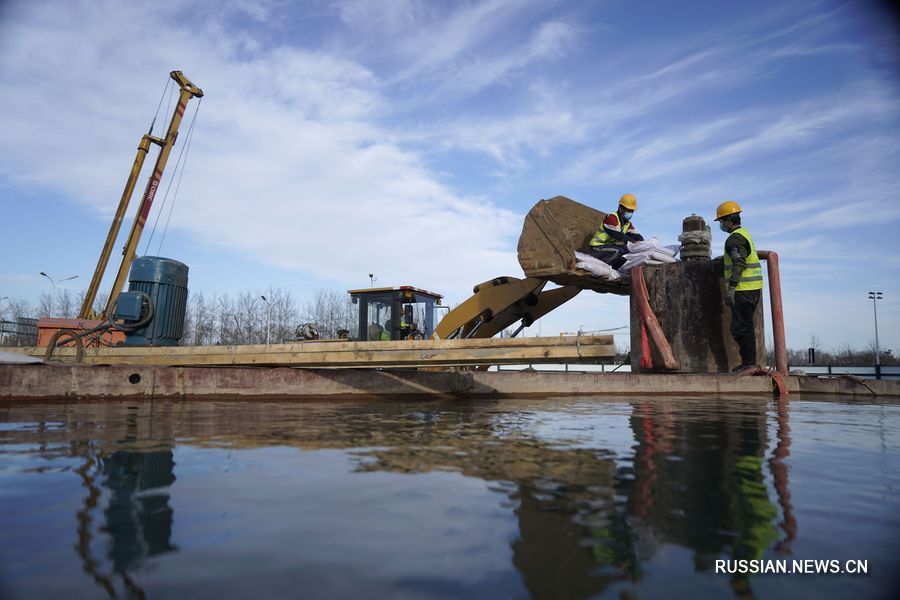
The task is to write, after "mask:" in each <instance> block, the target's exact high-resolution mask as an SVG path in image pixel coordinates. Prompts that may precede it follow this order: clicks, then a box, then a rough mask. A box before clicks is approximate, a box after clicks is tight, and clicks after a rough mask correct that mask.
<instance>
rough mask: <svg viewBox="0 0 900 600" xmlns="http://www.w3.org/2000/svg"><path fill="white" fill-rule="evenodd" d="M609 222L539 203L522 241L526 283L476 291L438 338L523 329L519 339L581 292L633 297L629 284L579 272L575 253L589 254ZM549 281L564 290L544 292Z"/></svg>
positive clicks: (489, 284) (574, 207) (554, 202)
mask: <svg viewBox="0 0 900 600" xmlns="http://www.w3.org/2000/svg"><path fill="white" fill-rule="evenodd" d="M605 218H606V214H605V213H602V212H600V211H599V210H595V209H593V208H591V207H590V206H585V205H584V204H581V203H579V202H575V201H574V200H571V199H569V198H566V197H565V196H557V197H555V198H551V199H550V200H541V201H539V202H538V203H537V204H535V205H534V208H532V209H531V210H530V211H529V212H528V215H527V216H526V217H525V225H524V226H523V227H522V235H521V236H520V237H519V264H520V265H522V270H523V271H525V275H526V277H525V278H524V279H518V278H517V277H496V278H494V279H491V280H490V281H485V282H484V283H480V284H478V285H476V286H475V288H474V289H473V295H472V297H471V298H469V299H468V300H466V301H465V302H463V303H462V304H460V305H459V306H457V307H456V308H454V309H453V310H451V311H450V312H449V313H447V315H446V316H445V317H444V318H443V319H442V320H441V322H440V323H439V324H438V326H437V327H436V328H435V331H434V335H433V336H432V337H434V338H437V339H452V338H489V337H493V336H495V335H497V334H498V333H499V332H501V331H503V330H504V329H506V328H507V327H511V326H513V325H515V324H516V323H519V326H518V328H517V329H516V330H515V332H514V333H513V334H512V335H516V334H518V333H519V331H521V330H522V328H523V327H529V326H530V325H531V324H532V323H534V322H535V321H536V320H538V319H540V318H541V317H542V316H544V315H545V314H547V313H548V312H550V311H552V310H554V309H555V308H557V307H559V306H561V305H563V304H564V303H566V302H568V301H569V300H571V299H572V298H574V297H575V296H576V295H578V293H579V292H580V291H581V290H594V291H595V292H604V293H611V294H620V295H623V296H625V295H628V294H629V292H630V289H631V288H630V286H629V285H628V283H627V282H623V281H621V280H619V281H607V280H605V279H603V278H600V277H596V276H594V274H593V273H591V272H590V271H585V270H583V269H578V268H576V267H575V262H576V261H575V252H576V251H583V250H585V249H586V248H587V245H588V241H589V240H590V239H591V237H592V236H593V235H594V232H595V231H597V228H598V227H599V226H600V224H601V223H603V219H605ZM548 281H552V282H553V283H555V284H557V285H559V286H561V287H558V288H554V289H550V290H544V287H545V286H546V285H547V282H548Z"/></svg>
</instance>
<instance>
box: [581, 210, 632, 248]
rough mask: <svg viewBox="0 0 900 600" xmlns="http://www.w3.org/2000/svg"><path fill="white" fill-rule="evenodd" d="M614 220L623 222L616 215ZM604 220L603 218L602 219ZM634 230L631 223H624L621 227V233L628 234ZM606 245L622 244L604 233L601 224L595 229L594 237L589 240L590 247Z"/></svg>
mask: <svg viewBox="0 0 900 600" xmlns="http://www.w3.org/2000/svg"><path fill="white" fill-rule="evenodd" d="M616 218H617V219H619V223H621V222H622V221H623V219H622V217H621V216H619V215H616ZM603 220H604V221H605V220H606V219H605V218H604V219H603ZM632 229H634V227H632V226H631V221H625V224H624V225H622V233H628V232H629V231H630V230H632ZM606 244H622V242H619V241H618V240H616V239H615V238H613V236H611V235H609V234H608V233H606V230H605V229H604V228H603V223H600V227H599V228H598V229H597V233H595V234H594V237H592V238H591V242H590V245H591V246H604V245H606Z"/></svg>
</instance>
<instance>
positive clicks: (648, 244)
mask: <svg viewBox="0 0 900 600" xmlns="http://www.w3.org/2000/svg"><path fill="white" fill-rule="evenodd" d="M658 246H659V244H657V243H656V238H650V239H649V240H644V241H643V242H628V251H629V252H631V253H632V254H634V253H636V252H649V251H650V250H653V249H654V248H656V247H658Z"/></svg>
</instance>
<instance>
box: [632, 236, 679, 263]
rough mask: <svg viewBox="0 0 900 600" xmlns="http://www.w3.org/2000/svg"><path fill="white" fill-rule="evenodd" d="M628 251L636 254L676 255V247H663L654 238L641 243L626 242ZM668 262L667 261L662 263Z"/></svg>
mask: <svg viewBox="0 0 900 600" xmlns="http://www.w3.org/2000/svg"><path fill="white" fill-rule="evenodd" d="M628 251H629V252H631V253H636V252H654V251H655V252H658V253H659V254H660V255H667V256H670V257H672V256H675V255H676V254H678V246H674V245H673V246H663V245H662V244H660V243H659V240H657V239H656V238H655V237H654V238H650V239H649V240H644V241H643V242H628ZM664 262H669V261H664Z"/></svg>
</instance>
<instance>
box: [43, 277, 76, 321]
mask: <svg viewBox="0 0 900 600" xmlns="http://www.w3.org/2000/svg"><path fill="white" fill-rule="evenodd" d="M40 274H41V275H43V276H44V277H46V278H47V279H49V280H50V285H52V286H53V288H52V289H53V291H52V292H50V314H49V315H47V316H48V317H52V316H53V297H54V296H56V284H57V283H62V282H63V281H69V280H70V279H77V278H78V275H72V276H71V277H66V278H65V279H60V280H59V281H58V282H57V281H53V278H52V277H50V276H49V275H47V274H46V273H44V272H43V271H41V273H40Z"/></svg>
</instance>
